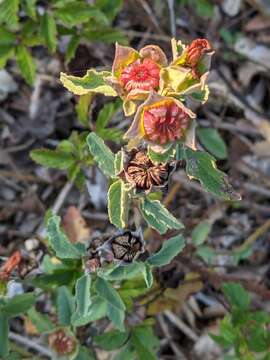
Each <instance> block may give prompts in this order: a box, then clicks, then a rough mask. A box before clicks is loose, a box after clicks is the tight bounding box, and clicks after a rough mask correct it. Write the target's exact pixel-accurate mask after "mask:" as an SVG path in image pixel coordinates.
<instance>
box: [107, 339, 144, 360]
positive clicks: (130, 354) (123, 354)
mask: <svg viewBox="0 0 270 360" xmlns="http://www.w3.org/2000/svg"><path fill="white" fill-rule="evenodd" d="M127 359H128V360H137V359H138V358H137V357H136V354H135V352H134V350H133V349H132V346H131V341H128V342H127V344H126V345H125V346H123V347H122V348H121V350H120V351H118V353H117V354H116V355H115V356H114V357H113V360H127Z"/></svg>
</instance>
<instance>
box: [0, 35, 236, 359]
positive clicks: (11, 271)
mask: <svg viewBox="0 0 270 360" xmlns="http://www.w3.org/2000/svg"><path fill="white" fill-rule="evenodd" d="M212 55H213V50H212V49H211V46H210V45H209V43H208V41H207V40H205V39H197V40H195V41H193V42H192V43H191V44H190V45H187V46H184V45H182V43H181V42H179V41H176V40H174V39H173V40H172V60H171V62H169V61H168V60H167V58H166V55H165V54H164V52H163V51H162V50H161V49H160V48H159V47H158V46H155V45H148V46H146V47H144V48H143V49H141V50H140V51H139V52H137V51H136V50H134V49H132V48H130V47H125V46H121V45H118V44H117V45H116V53H115V59H114V62H113V65H112V69H111V71H107V70H104V71H101V72H98V71H96V70H95V69H90V70H88V71H87V73H86V75H85V76H84V77H76V76H71V75H67V74H64V73H62V74H61V78H60V79H61V81H62V83H63V85H64V86H65V87H66V88H67V89H69V90H70V91H72V92H73V93H74V94H76V95H79V96H80V99H79V104H78V108H79V112H78V114H79V116H81V115H83V116H82V118H83V119H84V120H83V123H84V125H85V126H87V127H88V126H89V124H88V120H89V119H88V108H89V106H90V104H91V99H92V98H93V96H94V95H95V94H98V93H101V94H103V95H105V96H114V97H119V98H120V99H121V101H122V104H123V109H124V113H125V115H126V116H131V115H134V118H133V119H129V128H128V129H127V131H126V133H125V135H124V136H123V139H124V140H127V144H126V145H124V146H122V147H121V148H120V149H119V151H118V152H117V153H113V152H112V151H111V149H110V148H109V147H108V146H107V145H106V144H105V142H104V140H107V139H109V140H119V139H118V138H119V137H120V138H121V141H122V136H121V133H119V132H115V129H109V128H106V125H107V123H108V120H107V119H108V116H107V114H108V113H109V114H111V113H114V111H115V104H113V105H112V104H107V105H106V106H104V108H103V109H102V110H101V111H100V113H99V115H98V119H97V121H96V123H95V124H92V123H91V128H92V129H94V130H95V131H91V132H90V133H88V131H84V132H83V133H82V134H78V133H73V134H72V135H71V136H70V138H69V139H68V140H64V141H62V142H60V144H59V145H58V147H57V149H56V150H55V151H53V150H48V149H38V150H34V151H32V153H31V157H32V159H34V160H35V161H37V162H38V163H40V164H43V165H46V166H49V167H50V166H51V167H55V168H59V169H66V170H67V172H68V177H69V179H70V181H74V182H75V183H76V184H77V185H78V186H79V187H81V186H82V185H83V181H84V171H85V169H87V168H89V166H92V165H93V164H94V163H96V164H97V165H98V167H99V168H100V170H101V171H102V172H103V174H104V176H106V177H107V178H108V179H109V184H110V185H109V189H108V215H109V220H110V222H111V224H112V225H114V226H115V227H116V229H115V230H113V231H112V232H111V233H105V234H100V233H97V234H95V233H94V234H92V235H91V236H90V235H89V233H87V239H86V241H85V242H80V241H77V242H76V241H71V238H69V237H68V236H67V235H66V234H65V233H64V232H63V230H62V229H61V226H60V220H61V219H60V218H59V217H58V216H56V215H54V214H51V213H48V215H47V219H46V230H47V237H46V239H44V243H46V244H47V247H48V248H49V249H50V251H49V252H48V254H46V256H44V258H43V260H42V266H41V264H40V261H36V262H33V261H32V258H31V257H30V256H29V255H27V256H25V255H24V254H23V252H22V251H19V252H16V253H14V254H13V255H11V257H10V258H9V259H7V261H6V262H5V263H4V265H3V266H2V267H1V268H0V285H1V284H6V283H7V282H8V281H9V280H10V279H12V278H16V279H18V278H19V279H20V280H24V281H25V282H27V281H30V283H31V286H34V287H36V288H38V289H45V290H47V289H48V288H49V289H50V291H51V292H52V294H53V295H52V296H51V301H52V303H53V304H54V305H55V307H54V308H55V309H56V311H55V312H56V313H57V316H55V313H51V314H50V316H49V318H48V317H46V316H44V314H41V313H40V312H38V311H36V310H35V309H33V308H31V307H32V306H33V305H34V303H35V302H36V300H37V297H38V296H40V294H41V295H42V291H41V292H34V291H33V292H31V293H29V294H23V295H21V296H23V299H22V298H21V300H20V301H24V304H25V305H24V308H23V311H26V310H27V311H28V313H27V314H28V317H29V318H30V320H31V321H32V322H34V323H35V326H36V327H37V329H41V330H40V331H41V332H42V333H46V334H47V339H48V344H49V346H50V348H51V351H52V352H53V356H54V358H57V359H59V358H60V359H71V360H72V359H77V360H79V359H84V358H87V359H92V358H93V359H94V358H95V357H94V355H93V353H92V351H89V347H90V345H91V347H92V348H93V342H94V344H95V345H97V346H100V347H102V348H104V349H105V350H108V351H109V350H114V349H119V348H120V353H119V358H125V359H135V358H136V359H141V358H147V359H156V358H157V357H156V351H157V347H158V341H157V339H156V337H155V336H154V335H153V332H152V329H151V325H152V324H153V321H154V320H153V319H152V320H150V321H149V319H148V315H149V314H150V313H147V312H146V314H145V317H144V319H143V320H142V321H141V322H138V319H137V318H136V319H135V318H134V317H133V309H136V306H137V308H139V307H140V306H141V301H142V298H144V297H145V299H146V301H147V297H148V296H150V295H151V294H150V293H148V291H149V289H150V288H151V290H153V292H154V297H155V293H157V295H158V296H159V295H161V294H162V293H163V290H164V288H163V285H162V281H161V280H160V279H159V278H158V276H155V277H154V275H157V272H156V268H159V267H162V266H165V265H168V264H170V262H171V261H172V260H173V259H174V258H175V257H176V256H177V255H178V254H179V253H180V252H181V251H182V250H183V249H184V247H185V245H186V241H185V239H184V237H183V236H182V234H181V233H180V230H182V229H183V228H184V224H183V223H182V222H181V221H180V220H179V219H178V218H176V217H175V216H174V215H172V214H171V213H170V212H169V211H168V210H167V208H166V207H165V205H164V204H163V203H162V201H161V199H162V195H163V194H164V193H166V192H167V191H168V189H170V179H171V177H172V176H173V175H174V172H175V171H177V170H178V169H179V168H180V167H185V171H186V174H187V176H188V178H189V179H195V180H198V181H199V182H200V183H201V185H202V187H203V188H204V189H205V191H207V192H209V193H212V194H213V195H214V196H216V197H219V198H222V199H224V200H239V199H240V195H239V194H238V193H236V192H235V191H234V190H233V188H232V186H231V185H230V183H229V181H228V177H227V175H226V174H224V173H223V172H222V171H220V170H218V169H217V167H216V164H215V158H214V157H213V156H212V155H210V154H208V153H207V152H204V151H199V150H197V148H196V141H195V127H196V114H195V113H194V112H193V111H192V106H193V101H200V102H201V103H204V102H205V101H206V100H207V96H208V88H207V84H206V80H207V77H208V74H209V70H210V61H211V56H212ZM117 106H118V105H117ZM111 130H113V132H112V131H111ZM112 134H113V137H112ZM108 135H110V136H108ZM115 142H116V141H115ZM117 143H119V141H117ZM131 212H133V219H134V223H135V224H136V226H135V227H136V229H135V230H134V229H132V224H131V221H130V216H129V214H130V213H131ZM140 217H141V218H140ZM141 219H143V220H144V222H145V223H146V224H147V226H148V227H149V229H150V228H151V229H153V230H155V231H156V232H158V233H159V234H161V235H163V234H165V233H166V232H167V231H168V230H170V232H174V234H173V235H174V236H172V237H170V238H169V239H166V241H164V242H163V245H162V247H161V249H160V250H159V251H157V252H154V253H151V251H150V249H149V248H148V244H147V241H146V240H147V239H146V238H145V237H144V233H143V231H142V227H143V223H142V221H141ZM196 246H197V245H196V244H195V243H194V244H193V245H192V246H191V248H192V251H191V255H192V254H193V253H194V251H195V250H196ZM193 248H195V250H194V249H193ZM198 249H199V245H198ZM37 268H38V270H39V271H40V273H39V276H37V277H36V278H35V277H34V278H33V277H31V275H33V271H35V270H37ZM153 274H154V275H153ZM170 286H171V285H169V286H168V287H170ZM2 288H3V287H1V288H0V290H1V289H2ZM5 290H6V289H4V290H3V289H2V291H5ZM161 290H162V291H161ZM168 290H171V289H168ZM164 296H167V293H165V292H164ZM0 300H1V299H0ZM18 301H19V300H18V299H14V300H11V301H9V300H8V299H4V300H3V301H0V321H2V324H4V325H3V326H4V327H3V328H4V330H5V329H6V328H7V327H8V320H9V318H10V317H11V316H14V314H15V315H16V314H18V311H17V310H16V304H17V303H18ZM135 305H136V306H135ZM29 309H30V310H29ZM2 314H3V315H2ZM103 318H108V319H109V320H110V321H111V323H112V325H113V327H114V330H109V331H107V332H106V333H105V334H102V333H101V334H97V335H93V336H92V335H91V336H92V337H91V336H90V337H91V338H92V340H93V341H91V344H89V342H87V341H80V332H79V329H80V328H82V327H83V329H89V328H87V326H90V328H91V324H92V323H94V322H96V321H98V320H100V319H103ZM138 318H140V317H138ZM37 319H38V320H37ZM84 327H86V328H84ZM102 328H103V326H102ZM93 329H94V328H91V329H90V330H91V331H90V332H93ZM145 338H147V339H148V340H149V341H147V343H145V341H144V340H145ZM87 347H88V348H87ZM2 354H4V355H5V356H6V355H7V354H8V343H7V340H6V343H5V347H2V350H1V348H0V356H2ZM142 354H143V356H144V357H141V355H142ZM145 354H146V355H145Z"/></svg>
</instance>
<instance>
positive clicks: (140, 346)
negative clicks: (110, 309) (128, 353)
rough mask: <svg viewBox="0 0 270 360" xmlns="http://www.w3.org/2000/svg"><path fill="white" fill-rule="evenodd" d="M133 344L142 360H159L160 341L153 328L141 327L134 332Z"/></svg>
mask: <svg viewBox="0 0 270 360" xmlns="http://www.w3.org/2000/svg"><path fill="white" fill-rule="evenodd" d="M131 341H132V344H133V346H134V348H135V351H136V353H137V356H138V359H140V360H157V359H158V358H157V355H156V351H155V348H156V347H157V346H158V340H157V338H156V337H155V336H154V334H153V331H152V329H151V328H148V327H143V326H139V327H137V328H135V329H134V330H133V331H132V337H131Z"/></svg>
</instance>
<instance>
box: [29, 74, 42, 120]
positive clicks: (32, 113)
mask: <svg viewBox="0 0 270 360" xmlns="http://www.w3.org/2000/svg"><path fill="white" fill-rule="evenodd" d="M41 88H42V79H41V77H40V76H39V75H38V76H37V78H36V81H35V85H34V90H33V92H32V95H31V99H30V105H29V117H30V119H35V118H36V116H37V113H38V110H39V100H40V93H41Z"/></svg>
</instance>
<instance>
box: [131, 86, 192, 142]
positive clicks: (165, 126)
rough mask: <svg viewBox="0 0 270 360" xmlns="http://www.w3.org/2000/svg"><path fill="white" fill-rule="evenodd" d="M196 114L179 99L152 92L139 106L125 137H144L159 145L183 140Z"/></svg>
mask: <svg viewBox="0 0 270 360" xmlns="http://www.w3.org/2000/svg"><path fill="white" fill-rule="evenodd" d="M194 117H195V114H193V112H192V111H190V110H189V109H187V108H186V107H185V106H184V105H183V104H182V103H181V102H180V101H179V100H177V99H174V98H172V97H165V96H161V95H158V94H156V93H154V92H152V93H151V94H150V95H149V97H148V98H147V100H146V101H145V102H144V103H143V104H142V105H141V106H140V107H139V108H138V111H137V113H136V116H135V118H134V121H133V123H132V124H131V126H130V128H129V129H128V131H127V132H126V134H125V138H129V139H133V138H135V139H136V138H138V140H139V139H141V138H143V139H144V140H146V141H148V142H150V143H152V144H157V145H162V146H163V145H167V144H168V143H172V142H175V141H177V140H181V139H183V138H184V136H185V131H186V129H187V128H188V126H189V123H190V121H191V118H194Z"/></svg>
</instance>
